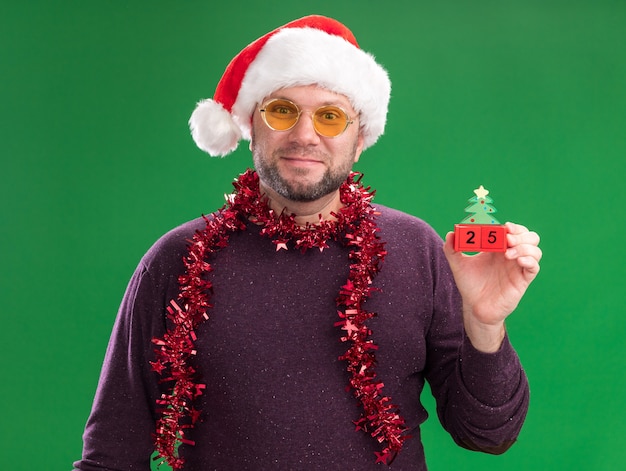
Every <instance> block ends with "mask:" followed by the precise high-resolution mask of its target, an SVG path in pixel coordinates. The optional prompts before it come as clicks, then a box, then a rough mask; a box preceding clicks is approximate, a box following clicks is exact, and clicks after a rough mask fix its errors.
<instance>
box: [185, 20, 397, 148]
mask: <svg viewBox="0 0 626 471" xmlns="http://www.w3.org/2000/svg"><path fill="white" fill-rule="evenodd" d="M300 85H318V86H320V87H322V88H325V89H327V90H330V91H332V92H335V93H339V94H342V95H345V96H346V97H347V98H348V99H349V100H350V102H351V104H352V106H353V108H354V109H355V110H356V111H357V112H358V113H359V115H360V122H361V131H362V132H363V141H364V142H363V148H364V149H365V148H367V147H369V146H371V145H372V144H374V143H375V142H376V140H377V139H378V137H379V136H380V135H381V134H382V133H383V132H384V129H385V122H386V118H387V107H388V104H389V97H390V94H391V83H390V81H389V77H388V75H387V72H386V71H385V69H384V68H383V67H382V66H380V65H379V64H378V63H377V62H376V60H375V59H374V56H372V55H371V54H369V53H367V52H364V51H363V50H361V49H360V48H359V45H358V43H357V41H356V38H355V37H354V35H353V34H352V32H351V31H350V30H349V29H348V28H347V27H346V26H344V25H343V24H341V23H340V22H338V21H336V20H334V19H332V18H327V17H324V16H318V15H312V16H306V17H304V18H300V19H298V20H295V21H292V22H290V23H288V24H286V25H284V26H281V27H280V28H277V29H275V30H273V31H271V32H269V33H267V34H266V35H264V36H262V37H260V38H259V39H257V40H256V41H254V42H252V43H251V44H249V45H248V46H246V47H245V48H244V49H243V50H242V51H241V52H240V53H239V54H237V56H235V57H234V58H233V60H232V61H231V62H230V64H229V65H228V67H227V68H226V70H225V72H224V74H223V75H222V78H221V79H220V81H219V83H218V85H217V88H216V90H215V94H214V95H213V99H206V100H202V101H200V102H199V103H198V104H197V106H196V109H195V110H194V112H193V113H192V115H191V118H190V120H189V127H190V129H191V134H192V137H193V139H194V141H195V142H196V145H197V146H198V147H199V148H200V149H202V150H203V151H205V152H207V153H209V154H210V155H212V156H224V155H227V154H229V153H231V152H233V151H234V150H235V149H236V148H237V146H238V144H239V141H240V140H241V139H246V140H250V126H251V118H252V114H253V113H254V110H255V108H256V106H257V105H258V104H259V102H260V101H261V100H262V99H263V98H264V97H266V96H267V95H269V94H271V93H272V92H274V91H276V90H280V89H282V88H287V87H294V86H300Z"/></svg>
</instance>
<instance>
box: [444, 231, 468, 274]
mask: <svg viewBox="0 0 626 471" xmlns="http://www.w3.org/2000/svg"><path fill="white" fill-rule="evenodd" d="M443 253H444V255H445V256H446V258H447V259H448V263H449V264H450V266H451V267H452V268H454V266H455V265H456V263H457V260H459V259H460V258H462V257H463V254H462V253H461V252H457V251H456V250H454V232H448V233H447V234H446V239H445V242H444V243H443Z"/></svg>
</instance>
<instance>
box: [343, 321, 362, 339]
mask: <svg viewBox="0 0 626 471" xmlns="http://www.w3.org/2000/svg"><path fill="white" fill-rule="evenodd" d="M342 329H343V330H345V331H347V332H348V335H352V334H354V333H356V332H358V331H359V328H358V327H357V326H356V325H355V324H354V323H353V322H352V321H351V320H349V319H348V320H347V321H346V324H345V325H344V326H343V327H342Z"/></svg>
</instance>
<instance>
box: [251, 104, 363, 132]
mask: <svg viewBox="0 0 626 471" xmlns="http://www.w3.org/2000/svg"><path fill="white" fill-rule="evenodd" d="M259 112H260V113H261V117H262V118H263V121H265V124H267V127H268V128H270V129H273V130H274V131H288V130H290V129H291V128H293V127H294V126H295V125H296V123H297V122H298V120H299V119H300V115H301V114H302V110H301V109H300V108H299V107H298V105H296V104H295V103H293V102H292V101H289V100H285V99H284V98H274V99H272V100H269V101H266V102H265V103H264V104H263V105H262V106H261V108H259ZM311 120H312V121H313V129H315V132H316V133H318V134H319V135H320V136H324V137H337V136H340V135H341V134H343V132H344V131H345V130H346V129H348V126H350V125H351V124H352V123H353V122H354V121H353V120H352V119H351V118H350V117H349V116H348V113H346V112H345V111H344V110H343V109H341V108H340V107H338V106H336V105H326V106H320V107H319V108H318V109H316V110H315V111H313V112H312V113H311Z"/></svg>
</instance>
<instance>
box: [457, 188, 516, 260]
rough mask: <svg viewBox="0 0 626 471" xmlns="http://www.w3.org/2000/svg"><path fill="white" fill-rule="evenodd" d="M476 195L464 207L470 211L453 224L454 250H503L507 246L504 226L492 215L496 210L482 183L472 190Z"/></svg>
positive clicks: (466, 210)
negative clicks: (457, 222) (458, 222)
mask: <svg viewBox="0 0 626 471" xmlns="http://www.w3.org/2000/svg"><path fill="white" fill-rule="evenodd" d="M474 194H475V195H476V196H473V197H471V198H470V199H469V200H468V201H469V203H470V205H469V206H468V207H467V208H465V212H466V213H470V214H469V216H467V217H466V218H465V219H463V220H462V221H461V223H460V224H455V225H454V250H456V251H457V252H504V251H506V248H507V243H506V226H504V225H502V224H500V223H499V222H498V220H497V219H496V218H495V217H494V216H493V213H495V212H496V211H497V210H496V208H494V207H493V206H492V205H491V203H493V199H491V198H490V197H489V196H487V195H488V194H489V191H488V190H486V189H485V188H484V187H483V186H482V185H480V187H479V188H477V189H475V190H474Z"/></svg>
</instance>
